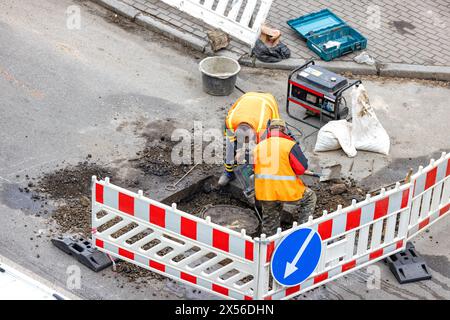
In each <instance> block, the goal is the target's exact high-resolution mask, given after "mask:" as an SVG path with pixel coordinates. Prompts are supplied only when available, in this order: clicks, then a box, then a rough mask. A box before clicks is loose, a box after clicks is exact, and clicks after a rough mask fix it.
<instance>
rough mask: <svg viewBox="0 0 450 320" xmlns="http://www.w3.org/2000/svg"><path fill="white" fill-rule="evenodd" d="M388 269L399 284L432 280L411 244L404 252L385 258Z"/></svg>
mask: <svg viewBox="0 0 450 320" xmlns="http://www.w3.org/2000/svg"><path fill="white" fill-rule="evenodd" d="M385 261H386V263H387V264H388V266H389V269H390V270H391V272H392V273H393V274H394V276H395V278H397V280H398V282H399V283H400V284H406V283H412V282H418V281H423V280H430V279H431V278H432V276H431V273H430V271H429V270H428V266H427V264H426V262H425V259H424V258H422V257H421V256H420V255H419V254H418V253H417V251H416V249H415V247H414V245H413V244H412V243H411V242H408V243H407V244H406V250H405V251H403V252H400V253H396V254H394V255H392V256H390V257H388V258H386V260H385Z"/></svg>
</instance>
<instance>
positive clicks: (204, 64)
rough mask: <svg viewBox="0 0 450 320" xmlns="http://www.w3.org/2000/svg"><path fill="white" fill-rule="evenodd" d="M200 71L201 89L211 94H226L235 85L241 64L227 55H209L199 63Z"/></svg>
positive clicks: (230, 91) (228, 93) (229, 92)
mask: <svg viewBox="0 0 450 320" xmlns="http://www.w3.org/2000/svg"><path fill="white" fill-rule="evenodd" d="M199 69H200V72H201V73H202V80H203V91H205V92H206V93H207V94H210V95H213V96H228V95H230V94H231V93H232V92H233V90H234V86H235V85H236V79H237V75H238V73H239V71H241V66H240V65H239V63H238V62H237V61H236V60H234V59H231V58H227V57H209V58H206V59H203V60H202V61H201V62H200V64H199Z"/></svg>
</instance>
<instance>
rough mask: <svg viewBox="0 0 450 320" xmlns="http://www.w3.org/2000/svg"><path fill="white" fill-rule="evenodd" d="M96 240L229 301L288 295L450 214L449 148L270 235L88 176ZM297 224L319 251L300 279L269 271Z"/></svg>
mask: <svg viewBox="0 0 450 320" xmlns="http://www.w3.org/2000/svg"><path fill="white" fill-rule="evenodd" d="M92 200H93V201H92V227H93V243H95V245H96V246H97V248H98V249H99V250H102V251H104V252H106V253H109V254H111V255H113V256H116V257H118V258H120V259H123V260H126V261H129V262H132V263H134V264H137V265H139V266H141V267H144V268H147V269H150V270H152V271H155V272H157V273H160V274H163V275H165V276H167V277H170V278H173V279H176V280H178V281H181V282H184V283H187V284H189V285H193V286H196V287H198V288H199V289H202V290H206V291H209V292H211V293H214V294H217V295H219V296H221V297H225V298H231V299H267V300H268V299H274V300H275V299H289V298H292V297H295V296H296V295H299V294H301V293H303V292H306V291H309V290H311V289H313V288H315V287H317V286H320V285H323V284H325V283H327V282H329V281H332V280H335V279H337V278H339V277H342V276H343V275H345V274H347V273H350V272H353V271H355V270H357V269H360V268H363V267H365V266H368V265H370V264H372V263H375V262H377V261H379V260H381V259H384V258H386V257H388V256H390V255H392V254H395V253H397V252H400V251H403V250H404V249H405V247H406V242H407V241H408V240H409V239H411V238H412V237H414V236H415V235H417V234H418V233H419V232H420V231H422V230H424V228H425V227H428V226H430V225H431V224H433V223H435V222H437V221H438V220H440V219H441V218H443V217H444V216H445V215H446V214H447V213H449V212H450V154H445V153H444V154H443V155H442V157H441V158H440V159H439V160H437V161H434V160H432V161H431V163H430V165H429V166H428V167H426V168H420V169H419V171H418V172H417V173H416V174H415V175H413V176H412V178H411V182H409V183H406V184H403V185H401V184H400V183H397V185H396V187H395V189H393V190H389V191H386V190H384V189H382V191H381V193H380V194H379V195H377V196H374V197H371V196H370V195H368V196H367V198H366V199H365V200H364V201H362V202H360V203H356V201H353V203H352V205H351V206H349V207H347V208H342V207H339V208H338V210H337V211H336V212H334V213H331V214H328V213H326V212H324V215H323V217H321V218H318V219H315V220H313V219H312V218H310V219H309V221H308V222H307V223H305V224H303V225H301V226H296V225H294V227H293V228H292V229H290V230H287V231H284V232H281V231H280V232H279V233H277V234H276V235H273V236H271V237H269V238H266V236H265V235H262V236H261V238H255V239H251V238H250V237H248V236H247V235H246V234H245V230H243V231H242V232H241V233H237V232H234V231H232V230H229V229H227V228H224V227H221V226H219V225H215V224H213V223H212V222H211V221H210V219H209V218H207V219H206V220H204V219H200V218H197V217H194V216H192V215H190V214H187V213H184V212H181V211H179V210H177V209H176V205H173V206H172V207H170V206H166V205H164V204H161V203H159V202H157V201H154V200H151V199H148V198H146V197H144V196H143V195H142V192H141V191H140V192H139V193H137V194H136V193H133V192H129V191H127V190H125V189H122V188H120V187H117V186H114V185H112V184H111V183H109V180H108V179H105V181H97V179H96V178H95V177H93V187H92ZM301 228H311V229H313V230H315V231H317V232H318V234H319V235H320V238H321V240H322V254H321V258H320V260H319V263H318V266H317V268H316V269H315V271H314V273H313V274H312V275H311V276H310V277H309V278H308V279H307V280H306V281H304V282H303V283H301V284H300V285H297V286H294V287H284V286H282V285H280V284H279V283H277V282H276V281H275V280H274V279H273V278H272V275H271V270H270V267H271V264H270V262H271V260H272V256H273V253H274V251H275V249H276V248H277V246H278V244H279V243H280V242H281V241H282V240H283V239H284V238H285V237H287V236H288V235H289V234H291V233H293V232H295V231H296V230H299V229H301Z"/></svg>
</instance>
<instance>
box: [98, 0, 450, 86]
mask: <svg viewBox="0 0 450 320" xmlns="http://www.w3.org/2000/svg"><path fill="white" fill-rule="evenodd" d="M91 1H93V2H95V3H97V4H99V5H101V6H103V7H106V8H107V9H110V10H112V11H114V12H116V13H117V14H120V15H122V16H124V17H126V18H128V19H130V20H132V21H135V22H136V23H137V24H138V25H140V26H143V27H144V28H147V29H149V30H151V31H154V32H157V33H161V34H163V35H164V36H166V37H168V38H169V39H171V40H173V41H176V42H179V43H181V44H183V45H185V46H188V47H191V48H192V49H194V50H197V51H200V52H202V53H205V54H206V55H210V56H211V55H220V56H228V57H232V58H234V59H236V60H238V61H239V63H240V64H241V65H243V66H247V67H253V68H266V69H277V70H293V69H295V68H296V67H298V66H301V65H302V64H304V63H305V62H306V60H304V59H287V60H284V61H281V62H278V63H264V62H261V61H258V60H256V59H251V58H249V57H248V56H243V57H240V56H239V55H238V54H236V53H234V52H231V51H229V50H221V51H219V52H216V53H214V52H212V51H211V50H210V49H209V47H208V41H206V40H204V39H200V38H198V37H196V36H193V35H191V34H190V33H186V32H183V31H180V30H178V29H176V28H174V27H171V26H169V25H167V24H164V23H162V22H160V21H159V20H158V19H156V18H154V17H152V16H146V15H143V14H142V13H141V11H139V10H137V9H135V8H133V7H132V6H130V5H128V4H125V3H123V2H121V1H119V0H91ZM316 63H317V64H318V65H320V66H324V67H326V68H328V69H330V70H332V71H334V72H338V73H346V72H348V73H351V74H353V75H361V76H367V75H371V76H374V75H378V76H381V77H395V78H411V79H423V80H439V81H450V66H421V65H408V64H399V63H385V64H380V65H378V66H369V65H364V64H358V63H356V62H352V61H333V62H324V61H320V60H317V61H316Z"/></svg>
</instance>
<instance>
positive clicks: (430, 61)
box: [93, 0, 450, 81]
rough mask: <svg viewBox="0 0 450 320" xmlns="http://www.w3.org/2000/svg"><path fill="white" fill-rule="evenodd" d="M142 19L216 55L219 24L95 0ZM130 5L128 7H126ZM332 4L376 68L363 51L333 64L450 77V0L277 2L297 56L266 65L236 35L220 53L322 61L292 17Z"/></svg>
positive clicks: (157, 8) (245, 58) (168, 10)
mask: <svg viewBox="0 0 450 320" xmlns="http://www.w3.org/2000/svg"><path fill="white" fill-rule="evenodd" d="M93 1H95V2H97V3H99V4H102V5H106V6H107V7H109V8H110V9H112V10H114V11H116V12H118V13H120V14H122V15H125V16H127V17H128V18H131V19H134V18H136V20H137V22H138V23H139V22H140V24H142V25H144V26H149V27H150V29H152V30H154V31H159V32H161V33H163V34H165V35H166V36H168V37H170V38H172V39H173V40H176V41H179V42H182V43H184V44H186V45H189V46H191V47H193V48H194V49H196V50H200V51H203V52H205V53H207V54H213V53H212V52H211V50H210V49H209V45H208V41H207V37H206V31H208V30H212V29H213V27H211V26H209V25H207V24H205V23H204V22H202V21H201V20H199V19H195V18H193V17H191V16H190V15H188V14H186V13H184V12H181V11H179V10H178V9H176V8H174V7H171V6H169V5H167V4H165V3H164V2H162V1H160V0H93ZM125 8H126V9H125ZM325 8H328V9H330V10H332V11H333V12H335V13H336V14H337V15H339V16H340V17H341V18H343V19H344V20H345V21H346V22H348V23H349V24H350V25H351V26H353V27H355V28H356V29H357V30H359V31H360V32H361V33H362V34H364V35H365V36H366V37H367V38H368V40H369V45H368V49H367V51H368V52H369V53H370V55H371V56H373V57H374V58H375V59H376V61H377V65H376V66H368V65H359V64H357V63H355V62H353V58H354V57H355V56H356V55H357V54H358V53H353V54H349V55H346V56H344V57H341V58H339V59H337V60H335V61H333V62H331V63H326V65H327V66H329V67H331V68H334V69H335V70H338V71H350V72H352V73H354V74H364V75H367V74H368V75H375V74H378V75H381V76H392V77H408V78H421V79H435V80H446V81H450V34H449V33H448V32H447V31H448V28H450V2H448V1H447V0H424V1H421V0H411V1H408V2H405V1H404V0H380V1H377V2H375V1H370V0H360V1H355V0H287V1H281V0H275V1H274V2H273V5H272V8H271V10H270V13H269V16H268V19H267V23H268V24H269V25H271V26H273V27H276V28H279V29H280V30H281V31H282V34H283V41H284V42H285V43H286V44H287V45H288V46H289V48H290V49H291V52H292V57H291V59H288V60H285V61H282V62H281V63H277V64H264V63H260V62H259V61H257V60H255V59H251V58H250V57H249V55H248V53H249V51H250V48H249V47H248V46H247V45H245V44H243V43H241V42H239V41H237V40H235V39H233V40H232V41H231V43H230V45H229V47H228V48H227V50H222V51H220V52H219V54H223V55H228V56H231V57H234V58H236V59H240V62H241V64H243V65H247V66H254V67H263V68H277V69H292V68H294V67H295V66H298V65H300V64H302V63H303V62H304V61H305V60H308V59H310V58H315V59H319V58H318V57H317V56H316V55H315V54H314V53H313V52H311V51H310V50H309V49H308V47H307V46H306V43H305V42H304V41H303V40H302V39H301V38H299V37H298V35H297V34H296V33H295V32H294V31H293V30H291V29H290V28H289V26H288V25H287V24H286V21H287V20H289V19H293V18H296V17H298V16H301V15H304V14H307V13H311V12H315V11H318V10H321V9H325Z"/></svg>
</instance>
